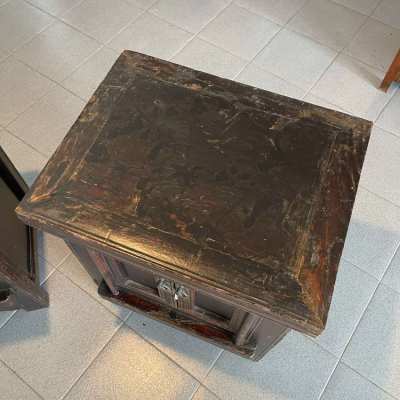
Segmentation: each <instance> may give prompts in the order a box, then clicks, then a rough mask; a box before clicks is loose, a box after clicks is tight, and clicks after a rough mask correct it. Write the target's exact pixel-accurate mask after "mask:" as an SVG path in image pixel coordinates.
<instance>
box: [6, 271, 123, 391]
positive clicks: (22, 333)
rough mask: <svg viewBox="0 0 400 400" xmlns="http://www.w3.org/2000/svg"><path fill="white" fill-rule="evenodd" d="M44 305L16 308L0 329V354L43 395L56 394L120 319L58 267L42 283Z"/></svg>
mask: <svg viewBox="0 0 400 400" xmlns="http://www.w3.org/2000/svg"><path fill="white" fill-rule="evenodd" d="M45 289H46V290H47V291H48V293H49V296H50V306H49V308H47V309H42V310H38V311H32V312H24V311H18V312H17V313H16V314H15V315H14V316H13V317H12V319H11V320H10V321H9V322H8V323H7V324H6V325H5V326H4V327H3V328H1V329H0V357H1V359H2V360H4V362H5V363H6V364H7V365H9V366H10V367H11V368H12V369H13V370H14V371H16V372H17V373H18V375H19V376H21V377H22V378H23V379H24V380H25V381H26V382H27V383H29V384H30V385H31V386H32V387H33V388H35V390H36V391H37V392H38V393H39V394H41V395H42V396H43V397H44V398H45V399H56V398H59V397H60V396H62V395H63V394H64V393H65V392H66V391H67V390H68V389H69V388H70V387H71V385H72V384H73V383H74V381H75V380H76V379H77V378H78V377H79V376H80V374H81V373H82V372H83V371H84V370H85V368H86V367H87V366H88V365H89V363H90V362H91V361H92V360H93V359H94V357H95V356H96V354H97V353H98V352H99V351H100V350H101V348H102V347H103V346H104V345H105V344H106V343H107V341H108V340H109V339H110V338H111V337H112V335H113V334H114V333H115V331H116V330H117V329H118V326H119V322H120V320H118V319H116V318H115V317H114V316H113V315H112V314H111V313H110V312H108V311H107V310H106V309H105V308H104V307H102V306H101V305H100V304H98V303H97V302H96V301H95V300H93V299H92V298H91V297H90V296H88V295H87V294H86V293H84V292H83V291H82V290H81V289H79V288H78V287H77V286H75V285H74V284H72V283H71V282H70V281H69V280H68V279H67V278H65V277H64V276H63V275H62V274H60V273H59V272H57V271H56V272H54V273H53V274H52V275H51V276H50V278H49V279H48V281H46V283H45Z"/></svg>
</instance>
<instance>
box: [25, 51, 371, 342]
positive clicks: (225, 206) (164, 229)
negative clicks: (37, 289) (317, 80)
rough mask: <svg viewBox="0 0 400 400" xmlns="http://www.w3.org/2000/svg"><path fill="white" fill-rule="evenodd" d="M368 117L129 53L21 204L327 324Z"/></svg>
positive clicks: (98, 239)
mask: <svg viewBox="0 0 400 400" xmlns="http://www.w3.org/2000/svg"><path fill="white" fill-rule="evenodd" d="M369 134H370V123H369V122H368V121H365V120H361V119H358V118H355V117H351V116H348V115H345V114H341V113H338V112H334V111H330V110H327V109H324V108H321V107H317V106H314V105H310V104H307V103H303V102H300V101H297V100H293V99H289V98H287V97H283V96H279V95H275V94H273V93H270V92H266V91H263V90H260V89H255V88H252V87H250V86H246V85H242V84H239V83H236V82H232V81H229V80H225V79H221V78H218V77H215V76H211V75H208V74H205V73H201V72H198V71H194V70H191V69H189V68H185V67H182V66H178V65H175V64H172V63H169V62H165V61H161V60H158V59H156V58H152V57H148V56H145V55H142V54H139V53H135V52H130V51H125V52H123V53H122V54H121V56H120V58H119V59H118V60H117V62H116V63H115V65H114V66H113V68H112V69H111V71H110V72H109V74H108V75H107V77H106V79H105V80H104V81H103V83H102V84H101V85H100V87H99V88H98V90H97V91H96V93H95V94H94V96H93V97H92V99H91V100H90V101H89V103H88V104H87V106H86V107H85V109H84V110H83V112H82V114H81V115H80V117H79V119H78V120H77V121H76V123H75V124H74V126H73V127H72V128H71V130H70V132H69V133H68V135H67V137H66V138H65V140H64V142H63V143H62V144H61V146H60V147H59V148H58V150H57V151H56V153H55V154H54V155H53V157H52V158H51V160H50V162H49V163H48V165H47V166H46V168H45V169H44V171H43V172H42V174H41V175H40V177H39V178H38V180H37V181H36V183H35V184H34V186H33V187H32V189H31V192H30V193H29V195H28V196H27V197H26V198H25V200H24V202H23V203H22V204H21V205H20V207H19V209H18V212H19V215H20V216H21V218H23V219H24V220H25V221H27V222H29V223H31V224H33V225H35V226H38V227H41V228H42V229H45V230H49V231H51V232H53V233H56V234H58V235H60V236H63V237H68V238H69V239H74V240H80V241H81V240H86V241H87V242H88V243H90V244H91V245H92V246H94V247H97V248H99V249H103V250H106V251H112V252H114V253H116V254H119V255H122V256H124V257H127V258H129V257H140V258H142V259H145V260H148V261H151V262H153V263H154V265H156V266H158V267H160V268H162V269H164V270H169V271H173V272H175V273H179V274H181V275H182V276H183V277H185V278H186V279H191V280H193V281H194V282H197V283H199V284H206V285H209V286H212V287H214V288H216V289H217V290H218V291H219V292H220V293H221V295H224V296H228V297H229V296H230V297H231V298H232V299H236V300H238V301H241V302H242V304H245V305H247V306H248V307H251V308H253V309H254V310H255V311H256V312H259V313H261V314H263V315H266V316H272V317H273V318H274V319H276V320H278V321H281V322H283V323H285V324H287V325H289V326H291V327H294V328H296V329H299V330H301V331H304V332H307V333H309V334H313V335H315V334H318V333H319V332H321V330H322V329H323V327H324V325H325V323H326V318H327V313H328V309H329V304H330V299H331V295H332V291H333V287H334V282H335V277H336V272H337V266H338V263H339V260H340V254H341V251H342V248H343V244H344V239H345V235H346V231H347V226H348V223H349V220H350V215H351V210H352V206H353V202H354V199H355V195H356V190H357V184H358V180H359V176H360V172H361V167H362V163H363V159H364V155H365V152H366V148H367V144H368V139H369Z"/></svg>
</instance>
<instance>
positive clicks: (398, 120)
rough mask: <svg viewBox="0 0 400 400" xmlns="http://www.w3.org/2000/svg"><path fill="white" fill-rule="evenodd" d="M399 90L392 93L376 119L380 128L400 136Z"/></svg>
mask: <svg viewBox="0 0 400 400" xmlns="http://www.w3.org/2000/svg"><path fill="white" fill-rule="evenodd" d="M399 110H400V90H397V92H396V93H395V94H394V96H393V97H392V98H391V99H390V101H389V103H388V104H387V105H386V107H385V108H384V109H383V111H382V113H381V115H380V116H379V118H378V120H377V121H376V125H378V126H379V127H380V128H383V129H385V130H387V131H388V132H391V133H394V134H395V135H397V136H399V137H400V112H399Z"/></svg>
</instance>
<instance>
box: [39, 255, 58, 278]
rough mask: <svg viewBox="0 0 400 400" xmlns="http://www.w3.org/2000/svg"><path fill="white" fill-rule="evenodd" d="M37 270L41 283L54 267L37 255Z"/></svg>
mask: <svg viewBox="0 0 400 400" xmlns="http://www.w3.org/2000/svg"><path fill="white" fill-rule="evenodd" d="M37 260H38V261H37V270H36V274H37V275H38V280H39V284H40V285H42V284H43V283H44V282H45V280H46V279H48V278H49V276H50V275H51V274H52V273H53V272H54V270H55V267H54V266H53V265H52V264H50V263H49V262H48V261H46V260H45V259H44V258H43V257H42V256H39V255H38V257H37Z"/></svg>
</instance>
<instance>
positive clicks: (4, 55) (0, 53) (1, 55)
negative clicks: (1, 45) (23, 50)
mask: <svg viewBox="0 0 400 400" xmlns="http://www.w3.org/2000/svg"><path fill="white" fill-rule="evenodd" d="M9 55H10V53H8V52H6V51H2V50H0V63H1V62H2V61H3V60H5V59H6V58H7V57H8V56H9Z"/></svg>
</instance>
